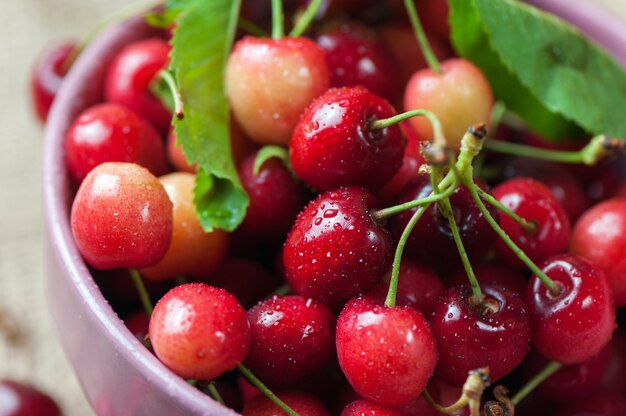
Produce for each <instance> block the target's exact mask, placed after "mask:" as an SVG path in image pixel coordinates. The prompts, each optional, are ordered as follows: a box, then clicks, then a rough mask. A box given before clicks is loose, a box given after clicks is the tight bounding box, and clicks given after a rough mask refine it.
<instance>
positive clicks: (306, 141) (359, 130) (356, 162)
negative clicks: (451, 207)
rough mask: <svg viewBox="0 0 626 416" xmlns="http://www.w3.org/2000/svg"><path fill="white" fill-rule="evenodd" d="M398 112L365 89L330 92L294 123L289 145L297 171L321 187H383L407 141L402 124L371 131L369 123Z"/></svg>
mask: <svg viewBox="0 0 626 416" xmlns="http://www.w3.org/2000/svg"><path fill="white" fill-rule="evenodd" d="M395 114H396V112H395V110H394V108H393V107H392V106H391V104H389V103H388V102H387V101H386V100H384V99H382V98H380V97H378V96H376V95H374V94H372V93H370V92H369V91H368V90H366V89H365V88H363V87H349V88H348V87H346V88H334V89H331V90H328V91H327V92H326V93H325V94H324V95H322V96H321V97H319V98H317V99H316V100H315V101H313V103H312V104H311V105H310V106H309V107H308V108H307V109H306V110H305V111H304V113H303V114H302V117H301V118H300V121H299V122H298V124H297V125H296V128H295V130H294V132H293V136H292V138H291V142H290V143H289V150H290V158H291V164H292V166H293V170H294V171H295V172H296V174H297V175H298V177H300V178H301V179H302V180H303V181H304V182H306V183H307V184H308V185H310V186H312V187H313V188H315V189H317V190H320V191H328V190H332V189H335V188H338V187H339V186H364V187H367V188H376V187H379V186H381V185H383V184H384V183H385V182H387V181H389V180H390V179H391V178H392V177H393V175H394V174H395V173H396V172H397V171H398V169H399V168H400V166H401V165H402V157H403V154H404V146H405V143H404V139H403V138H402V133H401V131H400V127H398V126H395V125H394V126H391V127H388V128H384V129H373V128H372V127H371V123H372V122H373V121H376V120H381V119H386V118H389V117H392V116H394V115H395ZM372 172H376V174H372Z"/></svg>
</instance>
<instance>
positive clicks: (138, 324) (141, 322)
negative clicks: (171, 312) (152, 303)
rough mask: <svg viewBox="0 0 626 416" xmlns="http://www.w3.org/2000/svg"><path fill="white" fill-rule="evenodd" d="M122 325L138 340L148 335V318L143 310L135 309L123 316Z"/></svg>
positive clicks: (141, 340)
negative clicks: (135, 310)
mask: <svg viewBox="0 0 626 416" xmlns="http://www.w3.org/2000/svg"><path fill="white" fill-rule="evenodd" d="M124 325H126V328H128V330H129V331H130V332H131V333H132V334H133V335H134V336H135V338H137V339H138V340H139V341H140V342H143V340H144V339H145V338H146V336H148V327H149V326H150V318H149V317H148V315H147V314H146V312H145V311H137V312H134V313H132V314H130V315H129V316H127V317H126V318H124Z"/></svg>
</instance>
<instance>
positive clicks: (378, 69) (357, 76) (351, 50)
mask: <svg viewBox="0 0 626 416" xmlns="http://www.w3.org/2000/svg"><path fill="white" fill-rule="evenodd" d="M315 41H316V42H317V44H318V45H319V46H320V47H321V48H322V49H323V50H324V52H326V62H327V63H328V68H329V69H330V71H331V81H330V83H331V86H332V87H353V86H357V85H361V86H363V87H365V88H367V89H368V90H370V91H371V92H372V93H374V94H376V95H378V96H380V97H384V98H385V99H387V100H389V101H394V100H395V99H396V97H397V96H398V94H399V93H400V88H401V85H400V83H399V80H400V78H399V75H400V74H399V70H398V63H397V62H396V61H395V59H394V57H393V55H391V54H390V53H389V52H388V48H387V46H386V45H385V44H384V43H383V42H381V40H380V39H379V38H378V36H377V35H376V32H374V31H373V30H370V29H368V28H366V27H364V26H361V25H359V24H358V23H356V22H342V23H341V24H338V25H332V26H330V27H328V28H326V29H325V30H323V32H322V34H321V35H319V36H317V38H316V39H315Z"/></svg>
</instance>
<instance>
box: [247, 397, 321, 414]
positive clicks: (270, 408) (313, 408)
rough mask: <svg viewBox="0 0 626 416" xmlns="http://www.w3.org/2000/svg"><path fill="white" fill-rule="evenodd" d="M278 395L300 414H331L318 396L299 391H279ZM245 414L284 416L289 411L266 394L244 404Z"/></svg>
mask: <svg viewBox="0 0 626 416" xmlns="http://www.w3.org/2000/svg"><path fill="white" fill-rule="evenodd" d="M276 395H277V396H278V397H279V398H280V399H281V400H282V401H283V402H284V403H285V404H286V405H287V406H289V407H290V408H291V409H292V410H293V411H294V412H296V413H297V414H298V415H300V416H330V412H329V411H328V409H326V406H324V404H323V403H322V402H321V401H320V400H319V399H318V398H316V397H314V396H311V395H310V394H307V393H301V392H297V391H285V392H277V393H276ZM241 414H242V415H243V416H284V415H286V414H287V413H286V412H285V411H284V410H282V409H280V408H279V407H278V406H277V405H276V404H275V403H274V402H272V401H271V400H270V399H268V398H267V397H266V396H264V395H258V396H256V397H254V398H253V399H251V400H250V401H249V402H247V403H246V404H245V405H244V408H243V412H241Z"/></svg>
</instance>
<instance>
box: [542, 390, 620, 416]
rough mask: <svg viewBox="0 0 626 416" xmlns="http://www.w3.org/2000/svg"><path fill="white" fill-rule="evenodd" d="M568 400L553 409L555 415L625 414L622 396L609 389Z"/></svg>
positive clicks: (610, 415) (594, 415)
mask: <svg viewBox="0 0 626 416" xmlns="http://www.w3.org/2000/svg"><path fill="white" fill-rule="evenodd" d="M570 397H574V399H573V400H570V401H568V402H567V403H566V404H563V405H562V406H560V407H559V408H558V409H557V410H555V411H554V412H553V413H551V414H553V415H555V416H623V415H626V402H625V401H624V398H623V397H622V396H620V395H618V394H617V393H614V392H612V391H610V390H603V389H600V390H597V391H595V392H593V393H592V394H591V395H590V396H587V397H583V398H576V396H570Z"/></svg>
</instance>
